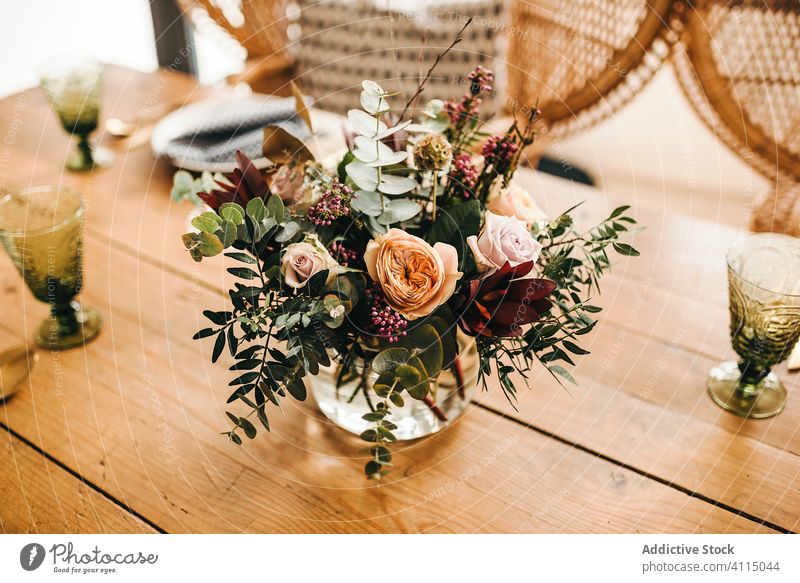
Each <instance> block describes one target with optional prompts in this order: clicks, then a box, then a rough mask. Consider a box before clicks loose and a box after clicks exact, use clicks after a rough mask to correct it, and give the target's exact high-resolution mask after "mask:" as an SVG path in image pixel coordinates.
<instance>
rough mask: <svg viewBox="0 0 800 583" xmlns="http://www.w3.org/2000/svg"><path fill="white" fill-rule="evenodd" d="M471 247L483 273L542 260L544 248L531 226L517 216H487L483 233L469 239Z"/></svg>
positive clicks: (489, 213) (491, 213) (489, 214)
mask: <svg viewBox="0 0 800 583" xmlns="http://www.w3.org/2000/svg"><path fill="white" fill-rule="evenodd" d="M467 244H468V245H469V248H470V249H471V250H472V255H473V256H474V257H475V264H476V265H477V267H478V270H479V271H480V272H487V274H488V273H492V272H494V271H495V270H497V269H500V268H501V267H502V266H503V265H505V263H506V261H508V262H509V263H510V264H511V267H516V266H517V265H519V264H521V263H525V262H527V261H533V262H534V263H535V262H536V261H537V260H538V259H539V253H541V251H542V245H541V243H539V242H538V241H537V240H536V239H534V238H533V235H531V232H530V231H529V230H528V225H527V224H526V223H525V222H524V221H521V220H519V219H518V218H516V217H504V216H501V215H496V214H494V213H493V212H488V211H487V213H486V217H485V222H484V225H483V231H482V232H481V234H480V235H479V236H477V237H476V236H475V235H473V236H471V237H467Z"/></svg>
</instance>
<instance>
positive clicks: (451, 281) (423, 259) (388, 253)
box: [364, 229, 463, 320]
mask: <svg viewBox="0 0 800 583" xmlns="http://www.w3.org/2000/svg"><path fill="white" fill-rule="evenodd" d="M364 262H365V263H366V264H367V271H368V272H369V275H370V277H371V278H372V279H373V280H374V281H377V282H378V283H379V284H380V286H381V290H382V291H383V294H384V296H385V297H386V303H387V304H389V306H390V307H391V308H393V309H394V310H396V311H397V312H399V313H400V314H402V315H403V316H405V318H406V319H408V320H416V319H417V318H422V317H423V316H427V315H428V314H430V313H431V312H433V311H434V310H435V309H436V308H437V307H439V306H440V305H442V304H443V303H444V302H446V301H447V300H449V299H450V296H452V295H453V292H454V291H455V289H456V282H457V281H458V280H459V279H461V276H462V275H463V274H462V273H461V272H460V271H458V253H457V252H456V250H455V247H453V246H452V245H448V244H446V243H436V244H435V245H434V246H433V247H431V246H430V245H429V244H428V243H426V242H425V241H424V240H423V239H420V238H419V237H415V236H414V235H410V234H408V233H406V232H405V231H403V230H401V229H389V231H388V232H387V233H386V234H385V235H378V236H377V237H375V239H373V240H372V241H370V242H369V243H367V249H366V251H365V252H364Z"/></svg>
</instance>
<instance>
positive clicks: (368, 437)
mask: <svg viewBox="0 0 800 583" xmlns="http://www.w3.org/2000/svg"><path fill="white" fill-rule="evenodd" d="M359 437H360V438H361V439H363V440H364V441H378V432H377V431H375V430H374V429H367V430H366V431H364V432H363V433H362V434H361V435H360V436H359Z"/></svg>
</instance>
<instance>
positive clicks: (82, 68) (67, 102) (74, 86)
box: [40, 58, 114, 172]
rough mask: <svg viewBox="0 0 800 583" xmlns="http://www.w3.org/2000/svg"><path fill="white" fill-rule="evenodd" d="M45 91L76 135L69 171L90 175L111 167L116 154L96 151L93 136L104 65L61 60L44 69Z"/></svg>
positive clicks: (67, 128) (51, 62)
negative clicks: (96, 169) (102, 168)
mask: <svg viewBox="0 0 800 583" xmlns="http://www.w3.org/2000/svg"><path fill="white" fill-rule="evenodd" d="M40 76H41V79H40V86H41V88H42V92H43V93H44V94H45V96H46V97H47V99H48V100H49V101H50V103H51V105H52V106H53V110H55V112H56V113H57V114H58V118H59V119H60V120H61V125H62V126H63V127H64V129H65V130H66V131H67V133H69V134H71V135H73V136H75V138H76V139H77V141H78V146H77V149H76V150H75V151H74V152H73V153H72V154H71V155H70V156H69V157H68V158H67V161H66V164H65V166H66V168H67V169H68V170H73V171H75V172H88V171H90V170H92V169H94V168H96V167H104V166H108V165H109V164H111V162H112V161H113V159H114V155H113V153H112V152H111V151H110V150H108V149H107V148H100V147H98V148H94V149H92V145H91V143H90V142H89V135H90V134H91V133H92V132H94V131H95V130H96V129H97V125H98V122H99V118H100V97H101V88H102V77H103V66H102V65H101V64H100V63H98V62H97V61H93V60H90V59H73V58H59V59H53V60H51V61H48V62H47V63H46V64H44V65H43V66H42V67H41V68H40Z"/></svg>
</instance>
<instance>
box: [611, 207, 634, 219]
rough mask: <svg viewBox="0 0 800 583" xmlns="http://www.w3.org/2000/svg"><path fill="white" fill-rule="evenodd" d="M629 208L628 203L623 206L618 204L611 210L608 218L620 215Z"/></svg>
mask: <svg viewBox="0 0 800 583" xmlns="http://www.w3.org/2000/svg"><path fill="white" fill-rule="evenodd" d="M629 208H631V205H629V204H626V205H623V206H619V207H617V208H615V209H614V210H613V211H612V212H611V214H610V215H609V216H608V218H609V219H616V218H617V217H618V216H620V215H621V214H622V213H624V212H625V211H626V210H628V209H629Z"/></svg>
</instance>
